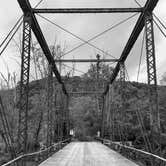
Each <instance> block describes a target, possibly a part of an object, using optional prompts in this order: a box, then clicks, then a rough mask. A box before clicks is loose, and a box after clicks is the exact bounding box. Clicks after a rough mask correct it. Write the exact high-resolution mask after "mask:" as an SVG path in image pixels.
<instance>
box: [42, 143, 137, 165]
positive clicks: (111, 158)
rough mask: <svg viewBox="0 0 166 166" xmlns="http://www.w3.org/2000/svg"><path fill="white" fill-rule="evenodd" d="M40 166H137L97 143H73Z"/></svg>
mask: <svg viewBox="0 0 166 166" xmlns="http://www.w3.org/2000/svg"><path fill="white" fill-rule="evenodd" d="M40 166H138V165H137V164H135V163H133V162H132V161H130V160H128V159H126V158H125V157H123V156H121V155H120V154H118V153H117V152H115V151H113V150H111V149H109V148H108V147H106V146H104V145H102V144H101V143H97V142H73V143H70V144H68V145H67V146H66V147H64V148H63V149H62V150H60V151H59V152H57V153H56V154H54V155H53V156H52V157H50V158H49V159H47V160H46V161H44V162H43V163H41V164H40Z"/></svg>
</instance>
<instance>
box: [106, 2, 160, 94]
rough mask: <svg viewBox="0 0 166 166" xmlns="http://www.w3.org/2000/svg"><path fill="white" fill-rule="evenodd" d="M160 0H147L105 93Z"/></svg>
mask: <svg viewBox="0 0 166 166" xmlns="http://www.w3.org/2000/svg"><path fill="white" fill-rule="evenodd" d="M158 1H159V0H147V2H146V4H145V6H144V9H143V12H142V13H141V15H140V16H139V18H138V21H137V23H136V25H135V27H134V29H133V31H132V33H131V35H130V38H129V40H128V42H127V44H126V46H125V48H124V50H123V52H122V54H121V57H120V59H119V62H118V63H117V65H116V67H115V69H114V70H113V74H112V75H111V78H110V80H109V83H108V85H107V87H106V89H105V92H104V94H106V93H107V92H108V90H109V84H112V83H113V81H114V80H115V78H116V77H117V75H118V73H119V70H120V64H121V63H123V62H125V61H126V59H127V57H128V55H129V53H130V51H131V49H132V48H133V46H134V44H135V42H136V41H137V39H138V37H139V35H140V33H141V31H142V29H143V28H144V20H145V16H146V13H152V11H153V10H154V8H155V6H156V5H157V3H158Z"/></svg>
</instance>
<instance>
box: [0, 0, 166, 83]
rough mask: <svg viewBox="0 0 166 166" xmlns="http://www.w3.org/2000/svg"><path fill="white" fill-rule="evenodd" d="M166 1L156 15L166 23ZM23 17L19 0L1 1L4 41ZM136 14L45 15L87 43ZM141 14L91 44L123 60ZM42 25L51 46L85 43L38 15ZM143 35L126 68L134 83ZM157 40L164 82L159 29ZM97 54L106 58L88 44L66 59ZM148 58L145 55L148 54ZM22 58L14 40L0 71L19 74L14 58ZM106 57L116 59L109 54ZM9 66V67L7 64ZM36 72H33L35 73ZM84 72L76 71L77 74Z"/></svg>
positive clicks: (85, 0) (104, 2)
mask: <svg viewBox="0 0 166 166" xmlns="http://www.w3.org/2000/svg"><path fill="white" fill-rule="evenodd" d="M38 1H39V0H30V2H31V4H32V6H35V4H37V2H38ZM138 1H139V2H140V3H141V4H142V5H144V3H145V1H146V0H138ZM40 7H44V8H46V7H47V8H49V7H50V8H55V7H56V8H60V7H137V4H136V3H135V2H134V0H43V2H42V3H41V4H40V6H39V8H40ZM165 8H166V1H165V0H159V3H158V5H157V7H156V9H155V11H154V12H155V14H156V15H157V16H158V17H159V18H161V19H162V21H163V22H164V23H165V24H166V10H165ZM21 15H22V11H21V9H20V7H19V5H18V3H17V0H5V1H3V2H1V5H0V22H1V24H0V41H2V40H3V39H4V37H5V36H6V35H7V34H8V32H9V30H10V29H11V28H12V26H13V25H14V24H15V23H16V21H17V20H18V18H19V17H20V16H21ZM132 15H133V14H124V13H123V14H89V15H86V14H84V15H83V14H81V15H80V14H78V15H73V14H69V15H63V14H59V15H52V14H48V15H46V14H44V15H43V16H44V17H47V18H49V19H50V20H52V21H53V22H54V23H56V24H58V25H60V26H62V27H63V28H65V29H67V30H69V31H70V32H72V33H74V34H75V35H78V36H79V37H81V38H82V39H84V40H88V39H90V38H92V37H93V36H95V35H96V34H98V33H101V32H102V31H104V30H106V29H108V28H110V27H111V26H112V25H114V24H116V23H118V22H119V21H122V20H124V19H126V18H128V17H130V16H132ZM138 17H139V15H136V16H134V17H133V18H132V19H130V20H128V21H127V22H126V23H124V24H122V25H120V26H119V27H118V28H116V29H113V30H112V31H109V32H107V33H106V34H104V35H103V36H101V37H99V38H97V39H95V40H94V41H92V42H91V43H92V44H93V45H95V46H97V47H99V48H100V49H103V50H104V51H107V52H108V53H109V54H111V55H113V56H114V57H116V58H119V57H120V55H121V52H122V50H123V48H124V46H125V44H126V42H127V39H128V37H129V35H130V33H131V31H132V29H133V27H134V25H135V23H136V21H137V19H138ZM37 19H38V21H39V24H40V26H41V28H42V30H43V33H44V35H45V38H46V39H47V41H48V44H49V45H52V44H53V43H54V41H55V38H56V40H57V43H58V44H61V45H62V46H63V45H64V44H66V46H67V49H66V51H68V50H71V49H72V48H74V47H76V46H77V45H79V44H81V43H82V41H80V40H78V39H76V38H74V37H73V36H71V35H70V34H67V33H66V32H64V31H62V30H61V29H59V28H57V27H55V26H54V25H52V24H50V23H48V22H47V21H45V20H43V19H42V18H41V17H39V16H37ZM20 32H21V30H20V31H19V32H18V33H17V35H16V37H15V40H16V41H17V42H18V41H19V34H20ZM142 36H143V34H141V35H140V38H139V39H138V41H137V43H136V45H135V46H134V48H133V50H132V51H131V53H130V55H129V57H128V59H127V61H126V66H127V70H128V73H129V77H130V80H132V81H134V80H135V81H136V77H137V71H138V64H139V57H140V53H141V42H142ZM155 39H156V57H157V58H156V59H157V73H158V77H159V78H158V79H159V80H160V79H161V76H162V74H163V73H164V72H166V69H165V64H166V56H165V46H166V39H165V38H164V37H163V36H162V35H161V33H160V32H159V31H158V30H157V29H156V28H155ZM96 54H100V55H101V56H102V57H103V53H102V52H100V51H98V50H96V49H94V48H92V47H90V46H88V45H85V46H83V47H81V48H80V49H78V50H76V51H74V52H72V53H70V54H68V55H66V56H65V58H66V59H69V58H73V57H74V58H75V59H78V58H82V59H83V58H95V56H96ZM144 55H145V54H144ZM17 56H18V52H17V50H16V48H15V43H14V41H12V42H11V44H10V45H9V47H8V49H7V50H6V51H5V52H4V53H3V55H2V56H1V57H0V72H2V73H3V74H6V73H7V69H6V65H8V66H9V70H10V72H14V71H15V72H17V73H18V72H19V70H20V67H19V66H18V64H17V63H16V61H15V60H14V59H17V60H18V58H16V57H17ZM105 58H112V57H110V56H109V55H107V56H105ZM5 63H6V65H5ZM76 68H77V69H78V70H81V71H84V72H86V71H87V68H88V64H77V65H76ZM31 72H32V73H33V71H31ZM80 74H81V73H79V72H76V75H80ZM139 81H140V82H146V64H145V56H144V57H143V60H142V65H141V74H140V78H139Z"/></svg>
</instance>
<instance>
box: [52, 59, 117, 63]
mask: <svg viewBox="0 0 166 166" xmlns="http://www.w3.org/2000/svg"><path fill="white" fill-rule="evenodd" d="M55 62H58V63H59V62H62V63H88V62H89V63H91V62H118V59H100V60H97V59H60V60H55Z"/></svg>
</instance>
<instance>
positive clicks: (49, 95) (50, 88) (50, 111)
mask: <svg viewBox="0 0 166 166" xmlns="http://www.w3.org/2000/svg"><path fill="white" fill-rule="evenodd" d="M47 81H48V82H47V147H49V146H51V144H52V141H53V135H52V134H53V123H52V120H53V71H52V66H51V65H49V66H48V80H47Z"/></svg>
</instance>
